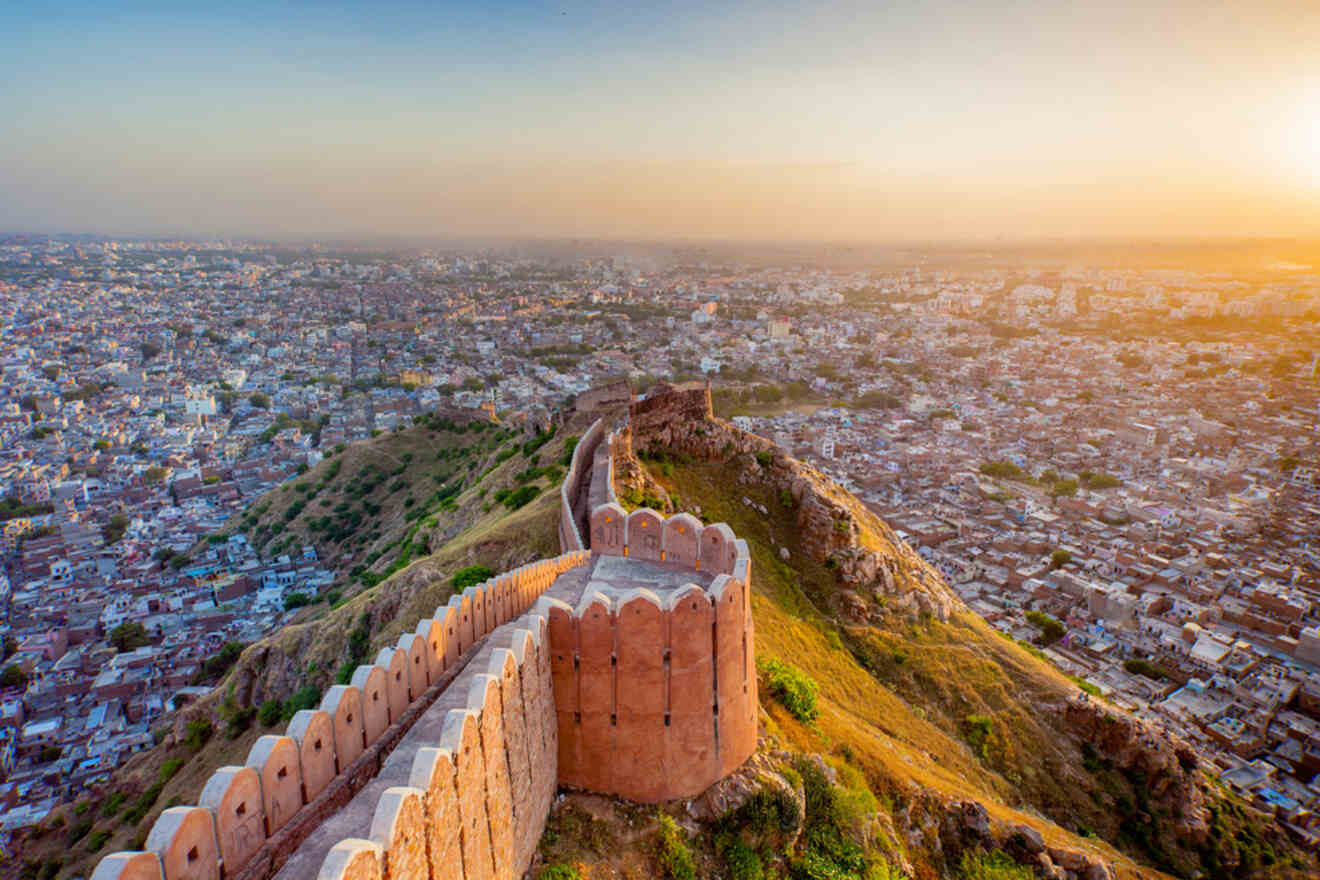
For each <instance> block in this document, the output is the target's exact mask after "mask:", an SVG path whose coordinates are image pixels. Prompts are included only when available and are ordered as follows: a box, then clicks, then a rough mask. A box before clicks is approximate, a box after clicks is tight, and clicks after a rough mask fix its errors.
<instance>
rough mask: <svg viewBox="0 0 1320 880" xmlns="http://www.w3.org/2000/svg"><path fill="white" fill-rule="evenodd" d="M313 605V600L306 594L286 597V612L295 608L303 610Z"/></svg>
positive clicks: (294, 594)
mask: <svg viewBox="0 0 1320 880" xmlns="http://www.w3.org/2000/svg"><path fill="white" fill-rule="evenodd" d="M310 604H312V599H311V597H310V596H308V595H307V594H306V593H290V594H289V595H287V596H285V597H284V610H285V611H292V610H294V609H295V608H302V607H304V606H307V605H310Z"/></svg>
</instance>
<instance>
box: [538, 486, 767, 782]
mask: <svg viewBox="0 0 1320 880" xmlns="http://www.w3.org/2000/svg"><path fill="white" fill-rule="evenodd" d="M591 541H592V552H593V553H594V554H599V555H611V556H621V557H628V558H633V559H642V560H646V561H650V562H654V563H660V564H661V565H664V566H673V567H674V568H676V569H678V571H680V572H681V571H683V570H691V571H693V572H702V571H704V572H707V573H713V574H714V575H715V577H714V579H713V580H712V581H711V582H710V586H709V587H708V588H703V587H701V586H699V585H698V584H696V583H689V584H687V585H684V586H680V587H678V588H677V589H674V590H669V591H666V592H663V593H661V592H658V591H653V590H649V589H645V588H638V589H632V590H627V591H624V592H622V593H619V594H617V595H611V594H608V593H606V592H604V591H599V590H592V589H591V587H588V589H587V591H586V592H585V593H584V594H583V596H582V598H581V600H580V602H579V603H578V604H577V606H576V607H571V606H569V605H568V604H566V603H564V602H562V601H559V600H556V599H553V598H549V597H546V598H542V600H541V602H540V605H539V607H540V609H541V610H542V611H543V613H544V614H545V616H546V618H547V620H548V621H549V626H550V656H551V671H552V679H553V682H554V698H555V709H556V712H555V721H556V724H557V726H558V742H559V781H560V784H561V785H565V786H569V787H572V788H581V789H584V790H587V791H593V792H600V793H606V794H615V795H618V796H620V797H624V798H627V799H628V800H632V801H637V802H639V803H658V802H660V801H665V800H672V799H675V798H687V797H695V796H696V795H698V794H700V793H701V792H703V791H705V790H706V789H707V788H708V787H710V786H711V785H712V784H714V783H715V782H717V781H719V780H720V779H721V778H723V777H724V776H726V775H728V774H729V773H731V772H732V771H733V770H735V769H736V768H737V767H739V766H740V765H741V764H742V763H743V762H744V761H746V760H747V758H749V757H750V756H751V754H752V753H753V752H754V751H755V750H756V734H757V711H758V704H757V692H756V664H755V644H754V633H753V628H752V614H751V590H750V583H751V580H750V577H751V559H750V555H749V553H748V549H747V545H746V543H745V542H743V541H741V540H738V539H736V538H735V537H734V535H733V532H732V530H731V529H729V527H728V526H727V525H724V524H723V523H718V524H714V525H710V526H704V527H703V526H702V525H701V522H700V521H699V520H697V519H696V518H695V517H693V516H690V515H688V514H679V515H677V516H673V517H669V518H668V519H666V518H664V517H663V516H661V515H660V514H659V513H657V512H656V511H654V510H648V509H645V508H643V509H639V510H635V511H633V512H632V513H627V512H626V511H625V510H624V509H623V508H622V507H620V506H618V505H617V504H604V505H601V506H599V507H597V508H596V509H595V510H594V511H592V515H591Z"/></svg>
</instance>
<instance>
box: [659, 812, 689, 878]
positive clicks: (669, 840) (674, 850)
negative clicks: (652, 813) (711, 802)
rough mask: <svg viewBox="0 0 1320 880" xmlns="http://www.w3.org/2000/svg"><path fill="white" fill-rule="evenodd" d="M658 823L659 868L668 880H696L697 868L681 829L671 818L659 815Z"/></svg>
mask: <svg viewBox="0 0 1320 880" xmlns="http://www.w3.org/2000/svg"><path fill="white" fill-rule="evenodd" d="M659 821H660V867H661V868H662V869H663V870H664V876H665V877H668V878H669V880H696V878H697V867H696V863H695V861H694V860H693V858H692V850H691V849H689V848H688V845H687V838H686V835H684V834H683V829H682V828H679V827H678V823H677V822H675V821H674V820H673V818H672V817H670V816H667V815H665V814H664V813H661V814H660V816H659Z"/></svg>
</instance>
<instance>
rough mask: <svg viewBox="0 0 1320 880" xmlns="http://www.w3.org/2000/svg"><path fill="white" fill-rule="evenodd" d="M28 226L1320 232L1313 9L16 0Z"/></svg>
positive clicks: (12, 157)
mask: <svg viewBox="0 0 1320 880" xmlns="http://www.w3.org/2000/svg"><path fill="white" fill-rule="evenodd" d="M0 25H3V27H2V28H0V29H2V30H3V31H4V32H5V33H6V34H7V36H6V37H4V38H0V45H3V47H4V53H3V56H4V59H5V60H3V61H0V69H3V71H4V74H5V75H6V77H7V78H8V79H9V81H10V82H11V83H15V84H18V86H19V87H17V88H14V89H11V90H8V91H7V92H6V94H5V95H4V96H3V97H0V112H2V113H4V114H5V116H6V118H7V119H8V120H9V122H10V126H11V137H8V138H6V140H5V144H4V146H2V147H0V228H3V229H5V230H6V231H10V232H24V231H38V232H40V231H47V232H50V231H70V232H94V233H108V234H191V235H210V234H221V235H245V234H257V235H269V236H272V237H277V238H298V239H303V238H307V237H311V236H335V237H344V238H353V237H372V238H390V237H402V236H409V237H418V236H492V237H520V236H554V237H559V236H567V237H572V236H595V237H620V238H644V239H655V238H683V239H743V238H748V239H763V240H780V239H791V240H861V241H883V240H893V241H912V240H923V241H925V240H940V239H985V240H995V239H1004V238H1007V239H1024V238H1026V239H1030V238H1056V237H1079V238H1085V237H1112V236H1125V237H1127V236H1131V237H1144V236H1155V237H1173V238H1179V237H1201V236H1247V237H1254V236H1278V235H1289V236H1315V235H1320V69H1317V64H1316V62H1315V61H1314V59H1313V57H1312V56H1313V52H1312V51H1311V47H1313V46H1314V45H1315V44H1316V42H1317V37H1320V9H1317V8H1316V7H1315V6H1314V5H1313V4H1308V3H1303V2H1292V0H1277V2H1270V3H1263V4H1246V3H1218V4H1205V3H1192V2H1182V0H1169V2H1163V3H1158V4H1149V5H1139V4H1135V3H1126V2H1125V3H1119V4H1111V5H1110V6H1109V7H1108V8H1106V9H1093V10H1046V11H1041V10H1036V9H1032V8H1030V7H1029V5H1027V4H1022V3H1015V2H1011V0H993V2H980V3H974V4H964V5H960V6H958V7H954V6H953V5H952V4H924V5H923V4H899V5H897V6H895V7H893V8H890V9H883V10H880V9H872V8H865V7H863V6H861V5H857V6H854V7H851V8H850V7H847V6H839V5H836V6H832V7H831V8H828V9H825V8H817V9H811V10H806V11H775V10H764V9H757V8H753V7H751V6H749V5H728V4H724V5H722V6H721V7H719V8H709V7H705V6H699V5H696V4H677V5H674V6H671V7H668V8H664V9H657V8H634V7H619V6H608V5H599V6H593V5H590V4H537V3H516V4H508V3H506V4H500V5H499V6H498V7H495V8H487V7H479V6H477V5H473V4H452V3H451V4H442V5H439V6H421V5H418V6H409V5H407V4H390V5H388V6H386V7H367V6H362V5H355V4H335V5H333V6H316V7H313V6H310V5H306V4H299V3H291V4H285V5H282V6H279V7H276V8H272V9H264V8H259V7H255V6H245V5H240V6H237V7H227V8H226V9H225V10H223V11H220V10H211V11H192V10H190V11H187V12H180V11H178V10H173V9H170V8H168V7H164V6H160V5H153V4H116V5H115V6H114V7H113V8H105V7H92V6H90V5H79V4H72V5H66V6H64V7H61V8H59V9H54V10H32V9H21V10H20V9H17V8H13V9H10V10H8V11H6V12H0Z"/></svg>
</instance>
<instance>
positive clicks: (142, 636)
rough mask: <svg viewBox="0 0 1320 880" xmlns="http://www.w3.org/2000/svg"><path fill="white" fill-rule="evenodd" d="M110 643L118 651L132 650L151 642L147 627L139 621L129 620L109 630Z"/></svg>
mask: <svg viewBox="0 0 1320 880" xmlns="http://www.w3.org/2000/svg"><path fill="white" fill-rule="evenodd" d="M109 641H110V644H112V645H114V646H115V649H116V650H118V651H121V652H122V651H132V650H135V649H137V648H141V647H144V646H146V645H149V644H151V640H150V639H148V638H147V629H146V627H144V626H143V625H142V624H140V623H136V622H133V621H129V622H128V623H121V624H119V626H117V627H115V628H114V629H112V630H110V637H109Z"/></svg>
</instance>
